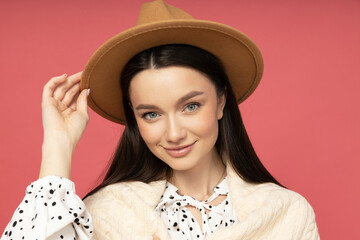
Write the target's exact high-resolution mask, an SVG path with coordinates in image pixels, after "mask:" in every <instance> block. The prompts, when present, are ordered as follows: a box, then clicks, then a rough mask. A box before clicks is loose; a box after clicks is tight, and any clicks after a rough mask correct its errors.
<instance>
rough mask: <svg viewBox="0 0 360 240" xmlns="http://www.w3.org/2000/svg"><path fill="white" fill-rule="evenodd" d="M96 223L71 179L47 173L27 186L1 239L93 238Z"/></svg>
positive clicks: (80, 239)
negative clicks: (93, 221) (94, 223)
mask: <svg viewBox="0 0 360 240" xmlns="http://www.w3.org/2000/svg"><path fill="white" fill-rule="evenodd" d="M92 232H93V223H92V219H91V216H90V214H89V212H88V211H86V208H85V205H84V203H83V202H82V200H81V199H80V198H79V197H78V196H77V195H76V194H75V187H74V183H73V182H72V181H70V180H69V179H66V178H62V177H56V176H47V177H44V178H41V179H38V180H37V181H35V182H33V183H32V184H30V185H29V186H28V187H27V188H26V194H25V197H24V199H23V201H22V202H21V203H20V205H19V207H18V208H17V210H16V211H15V213H14V214H13V217H12V219H11V221H10V222H9V224H8V225H7V227H6V229H5V231H4V233H3V235H2V237H1V240H5V239H14V240H15V239H16V240H18V239H19V240H20V239H25V240H27V239H31V240H35V239H38V240H44V239H50V240H55V239H59V240H60V239H68V240H70V239H71V240H73V239H79V240H87V239H91V237H92Z"/></svg>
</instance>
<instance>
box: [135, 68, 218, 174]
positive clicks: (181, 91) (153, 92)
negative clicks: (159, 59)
mask: <svg viewBox="0 0 360 240" xmlns="http://www.w3.org/2000/svg"><path fill="white" fill-rule="evenodd" d="M129 91H130V99H131V104H132V107H133V110H134V114H135V118H136V121H137V125H138V127H139V131H140V134H141V136H142V138H143V139H144V141H145V143H146V144H147V146H148V147H149V149H150V151H151V152H152V153H153V154H154V155H156V156H157V157H158V158H159V159H161V160H162V161H164V162H165V163H167V164H168V165H169V166H170V167H171V168H172V169H174V170H190V169H192V168H194V167H196V166H197V165H198V164H201V163H203V162H204V161H209V160H211V158H212V157H213V156H214V153H215V151H216V150H215V147H214V145H215V142H216V140H217V137H218V120H219V119H220V118H221V117H222V111H223V108H224V104H225V97H224V96H222V97H220V98H218V97H217V94H216V90H215V87H214V85H213V84H212V82H211V81H210V80H209V79H208V78H207V77H205V76H204V75H202V74H201V73H200V72H198V71H196V70H194V69H192V68H187V67H180V66H171V67H165V68H160V69H147V70H144V71H142V72H140V73H138V74H137V75H135V77H134V78H133V79H132V80H131V83H130V89H129Z"/></svg>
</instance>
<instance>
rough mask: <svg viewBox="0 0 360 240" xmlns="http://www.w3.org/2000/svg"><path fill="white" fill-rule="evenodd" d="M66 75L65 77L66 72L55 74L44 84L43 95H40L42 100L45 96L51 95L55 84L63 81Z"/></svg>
mask: <svg viewBox="0 0 360 240" xmlns="http://www.w3.org/2000/svg"><path fill="white" fill-rule="evenodd" d="M66 77H67V75H66V74H64V75H61V76H57V77H53V78H51V79H50V80H49V81H48V82H47V83H46V84H45V85H44V88H43V95H42V98H43V101H44V100H46V99H47V98H49V97H52V96H53V92H54V89H55V88H56V86H58V85H59V84H60V83H62V82H64V81H65V79H66Z"/></svg>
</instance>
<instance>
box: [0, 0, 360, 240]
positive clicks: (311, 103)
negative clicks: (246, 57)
mask: <svg viewBox="0 0 360 240" xmlns="http://www.w3.org/2000/svg"><path fill="white" fill-rule="evenodd" d="M143 2H144V1H140V0H134V1H122V0H120V1H119V0H116V1H115V0H113V1H85V0H79V1H68V0H65V1H56V2H55V1H44V0H40V1H25V0H23V1H20V0H19V1H6V0H5V1H1V2H0V32H1V33H0V34H1V37H0V73H1V80H0V81H1V88H0V109H1V118H0V123H1V124H0V153H1V167H0V191H1V197H0V215H1V218H0V232H1V234H2V232H3V230H4V228H5V226H6V224H7V223H8V222H9V221H10V218H11V216H12V214H13V212H14V211H15V209H16V207H17V206H18V204H19V203H20V202H21V200H22V198H23V197H24V194H25V188H26V186H27V185H28V184H30V183H31V182H32V181H35V180H36V179H37V178H38V174H39V168H40V162H41V145H42V134H43V132H42V131H43V129H42V122H41V95H42V89H43V86H44V84H45V83H46V82H47V81H48V80H49V79H50V78H51V77H53V76H57V75H61V74H64V73H67V74H68V75H70V74H74V73H76V72H78V71H81V70H82V69H83V68H84V66H85V64H86V62H87V60H88V59H89V57H90V56H91V55H92V53H93V52H94V51H95V50H96V49H97V48H98V47H99V46H100V45H101V44H102V43H103V42H104V41H106V40H107V39H108V38H110V37H112V36H113V35H115V34H117V33H119V32H120V31H122V30H125V29H127V28H129V27H132V26H134V24H135V22H136V18H137V14H138V12H139V9H140V6H141V4H142V3H143ZM167 2H168V3H169V4H171V5H174V6H177V7H179V8H181V9H184V10H185V11H187V12H189V13H190V14H192V15H193V16H194V17H195V18H198V19H207V20H213V21H218V22H222V23H225V24H228V25H230V26H233V27H235V28H237V29H239V30H240V31H243V32H244V33H245V34H247V35H248V36H250V37H251V38H252V39H253V40H254V41H255V42H256V43H257V45H258V46H259V48H260V50H261V51H262V53H263V57H264V63H265V71H264V75H263V79H262V81H261V82H260V85H259V87H258V89H257V90H256V91H255V92H254V94H253V95H252V96H251V97H250V98H249V99H248V100H246V101H245V102H244V103H243V104H241V105H240V110H241V112H242V115H243V119H244V122H245V126H246V128H247V130H248V133H249V136H250V139H251V141H252V143H253V145H254V147H255V150H256V151H257V153H258V155H259V157H260V159H261V161H262V162H263V163H264V165H265V166H266V167H267V169H268V170H269V171H270V172H271V173H272V174H273V175H274V176H275V177H276V178H277V179H278V180H279V181H280V182H281V183H282V184H284V185H285V186H287V187H288V188H290V189H292V190H294V191H296V192H298V193H300V194H301V195H303V196H304V197H305V198H306V199H307V200H308V201H309V202H310V204H311V205H312V207H313V209H314V211H315V214H316V218H317V223H318V228H319V232H320V236H321V238H322V239H360V230H359V228H358V227H359V218H358V216H359V214H360V205H359V201H358V199H359V198H360V178H359V173H358V172H359V169H360V163H359V160H360V153H359V151H358V149H359V146H360V127H359V123H360V108H359V103H360V97H359V96H360V94H359V90H360V81H359V80H360V77H359V66H360V60H359V56H360V44H359V43H360V28H359V23H360V14H359V13H360V1H359V0H337V1H334V0H327V1H325V0H317V1H312V0H311V1H310V0H305V1H286V0H282V1H281V0H275V1H266V0H259V1H244V0H240V1H239V0H229V1H216V0H212V1H208V0H197V1H190V0H181V1H180V0H168V1H167ZM209 41H211V39H209ZM89 114H90V121H89V124H88V127H87V129H86V130H85V133H84V135H83V137H82V139H81V141H80V142H79V144H78V146H77V149H76V151H75V154H74V157H73V165H72V180H73V181H74V182H75V184H76V189H77V193H78V195H79V196H80V197H83V196H84V195H85V194H86V193H87V192H88V191H89V190H90V189H91V187H93V186H94V185H95V184H96V183H97V181H98V176H99V175H100V174H101V170H102V169H104V168H105V166H106V164H107V162H108V161H109V159H110V158H111V156H112V153H113V151H114V149H115V147H116V146H117V143H118V139H119V137H120V136H121V133H122V130H123V128H122V127H121V126H120V125H117V124H114V123H112V122H110V121H108V120H106V119H102V118H101V117H99V116H97V115H96V114H95V113H94V112H93V111H92V110H91V109H89Z"/></svg>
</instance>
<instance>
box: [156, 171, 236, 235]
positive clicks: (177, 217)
mask: <svg viewBox="0 0 360 240" xmlns="http://www.w3.org/2000/svg"><path fill="white" fill-rule="evenodd" d="M177 190H178V188H177V187H175V186H174V185H173V184H171V183H170V182H167V183H166V187H165V192H164V194H163V195H162V196H161V199H160V203H159V204H158V205H157V207H156V208H155V211H156V212H157V213H158V214H159V215H160V217H161V219H162V220H163V222H164V224H165V225H166V226H167V229H168V231H169V234H170V236H171V239H179V240H183V239H184V240H185V239H189V240H190V239H207V238H208V236H210V235H211V234H212V233H213V232H214V231H215V230H216V229H217V228H219V227H220V226H223V227H228V226H230V225H233V224H234V223H235V222H236V221H237V220H236V216H235V210H234V208H233V206H232V204H231V201H230V197H229V191H228V186H227V180H226V177H225V178H224V179H223V180H222V181H221V182H220V183H219V184H218V185H217V186H216V187H215V188H214V193H213V194H212V195H211V196H210V198H208V199H207V200H206V201H198V200H196V199H194V198H192V197H190V196H186V195H181V194H178V193H177ZM219 195H227V197H226V199H225V200H224V201H222V202H221V203H220V204H218V205H217V206H214V205H211V204H210V202H212V201H213V200H214V199H216V198H217V197H218V196H219ZM189 205H190V206H193V207H195V208H197V209H198V210H199V211H200V212H201V216H202V222H201V224H202V229H203V230H201V228H200V225H199V223H198V222H197V221H196V220H195V218H194V217H193V215H192V213H191V212H190V210H189V209H188V208H187V207H186V206H189ZM205 209H207V210H209V216H207V214H206V212H205Z"/></svg>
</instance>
